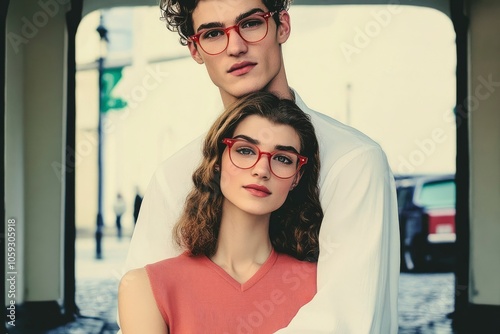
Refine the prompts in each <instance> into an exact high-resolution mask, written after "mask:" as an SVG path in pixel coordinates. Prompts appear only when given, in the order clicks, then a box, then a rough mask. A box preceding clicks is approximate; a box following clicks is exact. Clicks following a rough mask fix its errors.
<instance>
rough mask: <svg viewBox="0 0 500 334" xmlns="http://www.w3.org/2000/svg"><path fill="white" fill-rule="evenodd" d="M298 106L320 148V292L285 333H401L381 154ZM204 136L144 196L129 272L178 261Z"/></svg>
mask: <svg viewBox="0 0 500 334" xmlns="http://www.w3.org/2000/svg"><path fill="white" fill-rule="evenodd" d="M295 95H296V103H297V105H298V106H299V107H300V108H301V109H302V110H303V111H304V112H305V113H307V114H309V115H310V116H311V121H312V123H313V125H314V128H315V130H316V135H317V137H318V141H319V147H320V158H321V174H320V189H321V190H320V200H321V205H322V208H323V211H324V219H323V222H322V226H321V230H320V235H319V237H320V258H319V261H318V278H317V280H318V292H317V294H316V296H315V297H314V298H313V300H312V301H311V302H309V303H308V304H306V305H304V306H303V307H302V308H301V309H300V310H299V312H298V313H297V315H296V316H295V318H294V319H293V320H292V321H291V323H290V325H289V326H288V327H287V328H285V329H282V330H280V331H278V332H277V333H279V334H291V333H296V334H305V333H306V334H313V333H318V334H319V333H347V334H365V333H370V334H378V333H380V334H390V333H397V330H398V312H397V298H398V280H399V257H400V252H399V224H398V215H397V203H396V192H395V185H394V178H393V176H392V173H391V171H390V168H389V165H388V163H387V158H386V156H385V153H384V152H383V151H382V149H381V147H380V146H379V145H378V144H377V143H375V142H374V141H372V140H371V139H370V138H368V137H367V136H366V135H364V134H362V133H361V132H359V131H357V130H355V129H353V128H351V127H349V126H346V125H344V124H342V123H340V122H338V121H336V120H334V119H332V118H330V117H328V116H325V115H323V114H320V113H318V112H315V111H313V110H311V109H309V108H308V107H307V106H306V105H305V104H304V102H303V101H302V100H301V99H300V97H299V96H298V95H297V94H295ZM204 137H205V136H204V135H203V136H200V137H199V138H197V139H196V140H194V141H193V142H191V143H190V144H188V145H187V146H186V147H184V148H183V149H181V150H180V151H179V152H177V153H176V154H174V155H173V156H171V157H170V158H168V159H167V160H166V161H165V162H164V163H163V164H162V165H161V166H160V167H159V168H158V169H157V171H156V172H155V174H154V176H153V178H152V180H151V182H150V184H149V186H148V189H147V191H146V193H145V195H144V199H143V202H142V206H141V210H140V214H139V219H138V221H137V225H136V227H135V231H134V235H133V237H132V240H131V244H130V248H129V253H128V257H127V261H126V270H130V269H133V268H138V267H143V266H144V265H145V264H148V263H153V262H156V261H159V260H162V259H165V258H169V257H174V256H177V255H178V254H179V253H180V251H181V250H180V249H177V248H175V247H174V245H173V243H172V233H171V231H172V227H173V226H174V224H175V223H176V221H177V219H178V218H179V216H180V214H181V211H182V209H183V207H184V202H185V200H186V195H187V194H188V192H189V190H190V189H191V187H192V181H191V175H192V173H193V171H194V169H195V168H196V167H197V166H198V164H199V163H200V161H201V145H202V141H203V139H204Z"/></svg>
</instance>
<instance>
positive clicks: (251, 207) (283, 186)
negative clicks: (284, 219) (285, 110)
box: [220, 115, 301, 215]
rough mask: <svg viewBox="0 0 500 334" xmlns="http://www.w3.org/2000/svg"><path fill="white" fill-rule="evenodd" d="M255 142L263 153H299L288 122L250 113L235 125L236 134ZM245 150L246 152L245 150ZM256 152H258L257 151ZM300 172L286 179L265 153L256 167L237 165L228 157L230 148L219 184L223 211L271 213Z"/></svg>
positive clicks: (297, 144) (223, 156) (224, 158)
mask: <svg viewBox="0 0 500 334" xmlns="http://www.w3.org/2000/svg"><path fill="white" fill-rule="evenodd" d="M232 138H238V139H243V140H246V141H248V142H253V143H254V144H255V146H257V147H258V148H259V149H260V151H261V152H271V153H272V152H274V151H276V150H277V149H278V148H280V149H282V148H283V147H285V148H286V149H287V150H295V151H297V152H300V149H301V147H300V139H299V136H298V135H297V133H296V131H295V130H294V129H293V128H292V127H291V126H288V125H282V124H274V123H272V122H270V121H269V120H267V119H265V118H263V117H261V116H257V115H251V116H248V117H246V118H245V119H244V120H243V121H241V122H240V124H238V126H237V127H236V129H235V131H234V134H233V137H232ZM243 153H246V152H243ZM255 153H257V152H255ZM298 178H299V177H298V174H296V175H295V176H293V177H290V178H287V179H281V178H278V177H277V176H275V175H274V174H273V173H272V172H271V169H270V166H269V159H268V156H267V155H265V154H263V155H261V158H260V159H259V160H258V161H257V163H256V164H255V166H253V167H251V168H248V169H241V168H238V167H236V166H235V165H234V164H233V162H232V161H231V159H230V157H229V147H226V149H225V150H224V152H223V154H222V162H221V181H220V187H221V191H222V194H223V195H224V197H225V199H224V210H233V209H234V210H240V211H244V212H246V213H249V214H252V215H270V214H271V212H273V211H275V210H277V209H278V208H279V207H281V205H282V204H283V203H284V202H285V200H286V197H287V196H288V193H289V191H290V190H291V189H292V186H293V185H295V184H296V182H298Z"/></svg>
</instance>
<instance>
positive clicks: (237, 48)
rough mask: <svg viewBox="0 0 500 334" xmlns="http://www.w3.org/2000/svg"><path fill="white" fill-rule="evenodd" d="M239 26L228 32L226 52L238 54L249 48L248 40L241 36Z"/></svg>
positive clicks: (232, 54)
mask: <svg viewBox="0 0 500 334" xmlns="http://www.w3.org/2000/svg"><path fill="white" fill-rule="evenodd" d="M237 29H238V28H236V27H235V28H234V29H231V30H230V31H228V32H227V38H228V42H227V49H226V52H227V54H228V55H230V56H238V55H240V54H243V53H246V52H247V50H248V45H247V42H246V41H245V40H244V39H243V38H242V37H241V36H240V33H239V32H238V30H237Z"/></svg>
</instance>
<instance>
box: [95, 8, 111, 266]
mask: <svg viewBox="0 0 500 334" xmlns="http://www.w3.org/2000/svg"><path fill="white" fill-rule="evenodd" d="M97 32H98V33H99V37H100V55H99V59H98V71H99V121H98V125H97V142H98V148H97V174H98V176H97V226H96V232H95V241H96V259H102V247H101V244H102V230H103V227H104V221H103V219H102V198H103V193H102V184H103V182H102V181H103V170H102V169H103V168H102V165H103V154H102V139H103V135H102V119H103V115H104V102H105V98H106V97H105V96H104V95H105V94H106V92H105V91H104V89H103V82H102V76H103V70H104V59H105V57H106V53H107V43H108V30H107V29H106V28H105V27H104V18H103V15H102V14H101V18H100V23H99V26H98V27H97Z"/></svg>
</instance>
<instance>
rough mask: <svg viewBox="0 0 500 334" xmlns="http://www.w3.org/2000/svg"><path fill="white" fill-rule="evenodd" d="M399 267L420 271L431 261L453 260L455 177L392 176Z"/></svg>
mask: <svg viewBox="0 0 500 334" xmlns="http://www.w3.org/2000/svg"><path fill="white" fill-rule="evenodd" d="M396 189H397V197H398V211H399V226H400V236H401V269H402V270H403V271H422V270H426V269H428V268H429V267H430V265H431V264H438V263H440V262H441V263H448V264H450V263H453V262H454V258H455V257H454V245H455V240H456V235H455V176H454V175H453V174H447V175H417V176H407V177H405V176H399V177H396Z"/></svg>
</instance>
